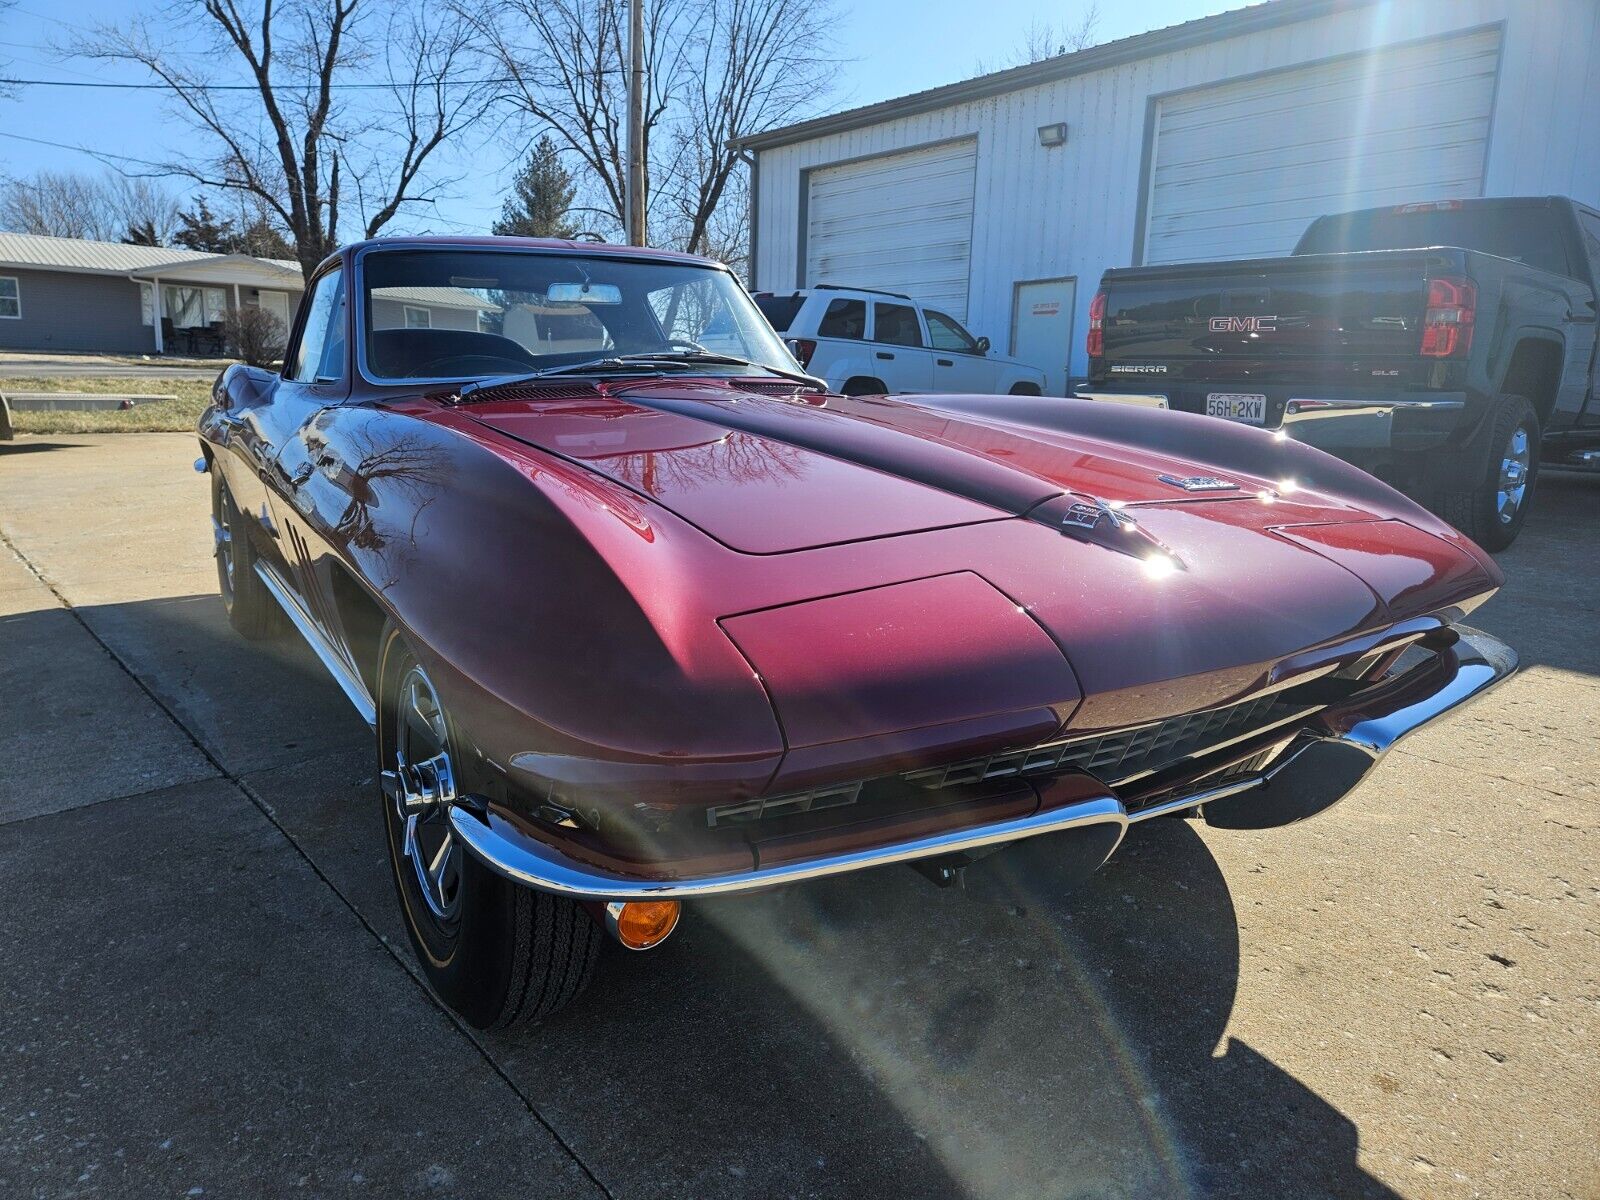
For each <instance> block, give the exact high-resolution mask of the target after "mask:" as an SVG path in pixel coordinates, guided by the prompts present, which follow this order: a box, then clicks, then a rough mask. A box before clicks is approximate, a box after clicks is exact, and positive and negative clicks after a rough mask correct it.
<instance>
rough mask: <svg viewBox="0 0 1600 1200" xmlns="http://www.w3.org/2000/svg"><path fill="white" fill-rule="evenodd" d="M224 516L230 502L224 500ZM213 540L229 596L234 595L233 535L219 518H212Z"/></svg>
mask: <svg viewBox="0 0 1600 1200" xmlns="http://www.w3.org/2000/svg"><path fill="white" fill-rule="evenodd" d="M222 511H223V514H224V515H226V514H227V511H228V502H227V500H226V499H224V500H223V509H222ZM211 539H212V542H213V547H212V553H213V554H215V555H216V556H217V563H218V565H220V566H221V567H222V578H223V582H225V583H226V584H227V585H228V594H229V595H230V596H231V595H232V594H233V534H232V533H230V532H229V531H228V527H227V526H226V525H224V524H223V523H222V522H221V521H219V520H217V518H215V517H212V518H211Z"/></svg>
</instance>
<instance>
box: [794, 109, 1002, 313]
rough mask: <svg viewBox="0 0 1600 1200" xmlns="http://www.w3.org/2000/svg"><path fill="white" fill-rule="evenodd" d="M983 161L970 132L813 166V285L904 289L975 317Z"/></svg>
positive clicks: (809, 235)
mask: <svg viewBox="0 0 1600 1200" xmlns="http://www.w3.org/2000/svg"><path fill="white" fill-rule="evenodd" d="M977 161H978V143H977V141H976V140H975V139H967V140H965V141H960V142H945V143H943V144H941V145H938V146H931V147H929V148H927V149H923V150H908V151H905V152H904V153H900V154H887V155H883V156H882V157H879V158H869V159H864V160H862V161H860V162H853V163H846V164H844V165H842V166H837V167H821V168H818V169H816V170H814V171H812V172H811V180H810V190H809V192H808V196H807V209H806V278H805V282H806V284H807V286H814V285H816V284H819V283H837V284H843V285H845V286H847V287H868V288H882V289H884V290H887V291H891V292H904V293H906V294H907V295H908V296H913V297H915V298H916V299H918V300H921V301H922V302H923V303H925V304H929V305H932V306H933V307H934V308H937V309H941V310H942V311H944V312H948V313H952V314H954V315H955V316H957V317H960V318H962V319H965V318H966V315H967V275H968V271H969V268H970V262H971V258H972V183H973V175H974V171H975V168H976V164H977Z"/></svg>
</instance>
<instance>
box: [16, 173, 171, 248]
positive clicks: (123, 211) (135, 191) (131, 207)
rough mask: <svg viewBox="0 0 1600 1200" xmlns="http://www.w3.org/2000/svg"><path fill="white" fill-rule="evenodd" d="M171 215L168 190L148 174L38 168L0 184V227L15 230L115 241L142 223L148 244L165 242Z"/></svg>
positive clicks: (167, 239)
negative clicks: (131, 175) (133, 176)
mask: <svg viewBox="0 0 1600 1200" xmlns="http://www.w3.org/2000/svg"><path fill="white" fill-rule="evenodd" d="M177 215H178V205H177V201H176V200H175V199H174V198H173V196H172V195H171V193H169V192H168V191H167V190H166V189H165V188H164V187H163V186H161V184H159V183H157V182H155V181H153V180H149V179H127V178H124V177H122V176H120V175H112V174H106V175H103V176H97V175H85V174H82V173H79V172H76V171H40V172H38V173H36V174H34V175H31V176H29V177H28V178H26V179H9V180H6V181H5V183H4V185H3V190H0V227H3V228H6V229H11V230H15V231H16V232H18V233H40V234H45V235H47V236H50V237H69V238H89V239H91V240H95V241H102V242H118V241H122V240H123V239H124V238H127V237H129V236H130V235H131V234H132V233H133V231H135V230H146V229H147V230H148V231H149V232H150V234H151V238H152V239H153V241H152V244H154V245H166V244H169V243H170V242H171V239H172V234H173V230H174V229H175V228H176V225H177Z"/></svg>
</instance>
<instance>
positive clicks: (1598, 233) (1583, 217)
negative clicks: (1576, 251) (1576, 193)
mask: <svg viewBox="0 0 1600 1200" xmlns="http://www.w3.org/2000/svg"><path fill="white" fill-rule="evenodd" d="M1578 231H1579V232H1580V233H1582V234H1583V248H1584V249H1585V250H1587V251H1588V252H1589V264H1590V266H1591V268H1592V269H1593V271H1594V273H1595V275H1596V277H1597V278H1600V217H1597V216H1595V215H1594V214H1593V213H1590V212H1584V211H1583V209H1581V208H1580V209H1579V210H1578Z"/></svg>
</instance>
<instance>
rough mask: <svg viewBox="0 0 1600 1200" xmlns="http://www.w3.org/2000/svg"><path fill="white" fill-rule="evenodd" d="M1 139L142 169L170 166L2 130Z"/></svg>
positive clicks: (0, 131)
mask: <svg viewBox="0 0 1600 1200" xmlns="http://www.w3.org/2000/svg"><path fill="white" fill-rule="evenodd" d="M0 138H10V139H11V140H12V141H14V142H32V143H33V144H34V145H35V146H49V147H51V148H52V149H55V150H75V151H77V152H78V153H79V154H87V155H90V156H91V157H93V158H114V159H116V160H118V161H119V162H130V163H137V164H138V165H139V166H141V167H155V168H157V169H158V170H162V169H166V168H167V166H168V164H166V163H158V162H151V161H150V160H149V159H148V158H133V157H132V156H130V155H127V154H112V153H111V152H110V151H109V150H91V149H89V147H87V146H74V145H71V144H70V143H68V142H51V141H46V140H45V139H44V138H36V137H25V136H23V135H22V134H20V133H6V132H5V131H4V130H0Z"/></svg>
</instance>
